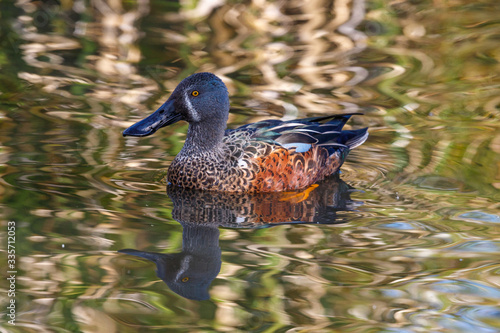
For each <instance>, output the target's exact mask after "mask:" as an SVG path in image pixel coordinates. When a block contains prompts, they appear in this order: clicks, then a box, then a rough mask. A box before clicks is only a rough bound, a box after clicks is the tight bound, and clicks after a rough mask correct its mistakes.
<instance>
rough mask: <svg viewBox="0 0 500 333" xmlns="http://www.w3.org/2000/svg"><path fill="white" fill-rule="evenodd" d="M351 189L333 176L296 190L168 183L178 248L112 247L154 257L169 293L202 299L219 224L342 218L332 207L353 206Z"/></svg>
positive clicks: (214, 265)
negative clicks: (178, 227) (220, 189)
mask: <svg viewBox="0 0 500 333" xmlns="http://www.w3.org/2000/svg"><path fill="white" fill-rule="evenodd" d="M352 191H353V189H352V188H351V187H350V186H349V185H347V184H346V183H345V182H343V181H342V180H341V179H340V178H339V177H338V176H334V177H330V178H328V179H326V180H325V181H323V182H321V183H319V184H316V185H314V186H311V187H309V188H308V189H306V190H305V191H301V192H281V193H255V194H249V193H219V192H204V191H199V190H193V189H187V188H180V187H175V186H168V187H167V193H168V195H169V197H170V199H171V200H172V202H173V211H172V216H173V218H174V219H175V220H176V221H178V222H179V223H180V224H181V225H182V228H183V231H182V251H181V252H180V253H166V254H163V253H155V252H145V251H138V250H133V249H123V250H120V251H118V252H121V253H126V254H130V255H134V256H138V257H142V258H145V259H148V260H150V261H152V262H154V263H155V264H156V267H157V271H156V273H157V275H158V277H159V278H160V279H162V280H163V281H164V282H165V283H166V284H167V285H168V287H169V288H170V289H171V290H172V291H174V292H175V293H177V294H179V295H181V296H183V297H185V298H188V299H191V300H206V299H209V298H210V295H209V292H208V288H209V286H210V284H211V282H212V281H213V280H214V279H215V278H216V277H217V275H218V274H219V271H220V268H221V263H222V261H221V249H220V247H219V229H218V227H219V226H221V227H226V228H264V227H271V226H275V225H282V224H290V223H317V224H337V223H343V222H345V221H344V220H341V219H338V218H337V212H338V211H345V210H352V209H353V207H354V205H355V204H356V203H355V202H354V201H352V200H351V199H350V193H351V192H352Z"/></svg>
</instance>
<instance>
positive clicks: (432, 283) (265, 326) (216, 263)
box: [0, 0, 500, 332]
mask: <svg viewBox="0 0 500 333" xmlns="http://www.w3.org/2000/svg"><path fill="white" fill-rule="evenodd" d="M0 7H1V8H0V28H1V31H0V33H1V36H2V38H1V39H0V67H1V70H0V91H1V94H0V106H1V108H0V127H1V130H0V172H1V179H0V180H1V183H0V195H1V203H0V204H1V212H0V214H1V215H0V216H1V221H2V228H3V230H1V231H0V235H1V239H2V244H3V245H2V248H1V249H0V251H2V253H3V255H1V256H0V258H1V259H0V262H1V263H2V265H1V266H2V267H6V268H5V269H3V271H2V272H1V275H2V281H3V282H2V283H0V286H1V289H2V293H1V296H0V300H1V303H2V308H3V309H6V307H7V305H8V304H9V302H10V301H11V299H15V301H16V303H15V304H16V311H15V314H16V317H15V318H16V325H15V326H13V325H10V324H9V323H7V321H5V322H2V324H0V325H2V326H0V329H2V330H3V331H6V332H32V331H42V332H46V331H60V332H80V331H85V332H136V331H159V332H164V331H168V332H186V331H197V332H199V331H210V332H222V331H231V332H237V331H239V332H249V331H251V332H264V331H265V332H298V331H307V332H471V331H474V332H497V331H498V330H500V307H499V305H498V304H499V303H500V288H499V287H500V264H499V260H498V258H499V252H500V228H499V223H500V209H499V208H500V207H499V201H500V200H499V199H500V190H499V189H500V158H499V156H500V130H499V128H500V125H499V124H500V122H499V118H500V107H499V105H500V98H499V96H500V94H499V92H500V89H499V83H500V79H499V76H498V73H499V72H500V65H499V62H500V53H499V51H498V50H499V48H498V38H499V34H498V32H499V28H500V26H499V23H498V18H497V16H498V12H499V10H500V5H499V4H498V2H497V1H492V0H490V1H478V2H474V3H471V2H468V1H453V2H440V1H418V2H416V1H396V2H387V1H376V0H373V1H369V2H367V3H364V2H362V1H360V0H354V1H352V2H343V1H335V2H330V1H313V2H303V1H286V2H265V1H252V2H227V1H223V0H222V1H213V2H210V1H200V2H195V3H188V2H180V3H172V2H163V1H151V2H148V1H145V0H142V1H136V2H120V1H91V2H89V3H85V2H81V1H66V2H62V3H60V4H59V3H57V2H55V1H52V2H51V1H48V2H45V3H43V4H42V3H40V2H33V3H31V2H23V1H17V2H16V3H15V4H9V3H5V2H1V3H0ZM196 71H212V72H214V73H216V74H217V75H219V76H220V77H222V78H223V79H224V81H225V83H226V84H227V85H228V88H229V90H230V94H231V101H232V109H231V115H230V119H229V123H230V124H229V126H230V127H236V126H238V125H241V124H246V123H249V122H253V121H256V120H259V119H265V118H282V117H283V118H286V119H293V118H296V117H305V116H308V115H318V114H330V113H341V112H354V111H358V112H363V113H364V116H357V117H355V118H353V120H352V121H351V124H352V126H353V127H356V128H360V127H365V126H369V127H370V138H369V140H368V141H367V142H366V143H365V144H364V145H362V146H361V147H358V148H357V149H356V150H354V151H353V152H351V154H350V155H349V158H348V161H347V163H346V164H345V165H344V166H343V168H342V173H341V175H340V179H337V178H335V177H334V178H332V179H329V180H328V181H326V182H324V183H322V184H320V185H319V186H318V187H316V188H314V189H313V190H312V191H311V192H300V193H286V194H276V195H254V196H246V195H227V194H219V195H214V194H207V193H200V192H196V191H188V190H182V189H172V188H167V185H166V183H165V181H164V176H165V174H166V170H167V169H168V166H169V164H170V162H171V161H172V160H173V158H174V157H175V155H176V154H177V153H178V152H179V150H180V148H181V147H182V144H183V140H184V138H185V133H186V129H187V126H186V125H185V124H182V123H180V124H176V125H174V126H170V127H168V128H164V129H162V130H161V131H160V132H158V133H157V134H155V135H154V136H152V137H147V138H130V137H127V138H123V137H122V135H121V132H122V131H123V129H125V128H126V127H127V126H129V125H130V124H132V123H133V122H134V121H137V120H138V119H140V118H142V117H144V116H145V115H147V114H149V113H150V112H151V111H152V110H154V109H155V108H156V107H157V106H158V105H160V104H161V103H162V101H163V100H164V99H165V98H166V97H168V95H169V93H170V92H171V91H172V89H173V88H174V87H175V86H176V84H177V83H178V82H179V81H180V80H181V79H182V78H184V77H186V76H187V75H189V74H191V73H193V72H196ZM8 221H13V222H15V226H16V229H15V243H12V242H10V243H11V245H14V246H15V251H16V261H15V267H14V268H15V271H16V273H15V276H16V284H15V297H11V296H9V293H8V292H9V290H10V289H12V287H11V286H10V284H9V283H7V282H8V281H7V280H6V278H7V277H9V276H10V275H11V273H8V272H9V266H8V264H9V263H10V262H8V261H7V259H8V258H7V251H8V249H9V248H8V244H9V239H8V235H9V234H8V226H9V224H8ZM119 250H120V252H125V254H124V253H119V252H118V251H119ZM134 255H135V256H134ZM141 256H142V257H147V258H146V259H144V258H141ZM148 259H149V260H148ZM151 261H154V262H156V265H155V264H154V263H152V262H151ZM156 269H158V272H155V270H156ZM12 270H13V269H12ZM2 311H4V310H2ZM7 311H8V310H7ZM5 318H6V319H7V320H9V318H8V317H5Z"/></svg>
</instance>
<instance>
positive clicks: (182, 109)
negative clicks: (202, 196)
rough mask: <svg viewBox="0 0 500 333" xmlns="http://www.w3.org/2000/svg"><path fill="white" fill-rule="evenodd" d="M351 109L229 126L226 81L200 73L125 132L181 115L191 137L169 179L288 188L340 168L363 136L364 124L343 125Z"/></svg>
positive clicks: (246, 188) (195, 184)
mask: <svg viewBox="0 0 500 333" xmlns="http://www.w3.org/2000/svg"><path fill="white" fill-rule="evenodd" d="M354 114H356V113H351V114H341V115H330V116H323V117H315V118H305V119H297V120H290V121H281V120H264V121H259V122H256V123H252V124H248V125H244V126H241V127H238V128H235V129H226V123H227V120H228V115H229V93H228V91H227V87H226V85H225V84H224V83H223V82H222V80H221V79H220V78H218V77H217V76H216V75H214V74H212V73H197V74H193V75H191V76H189V77H187V78H185V79H184V80H182V81H181V83H180V84H179V85H178V86H177V87H176V88H175V90H174V92H173V93H172V94H171V95H170V97H169V98H168V99H167V101H166V102H165V103H163V105H162V106H160V107H159V108H158V110H156V111H155V112H154V113H153V114H151V115H150V116H148V117H147V118H145V119H143V120H141V121H139V122H137V123H135V124H134V125H132V126H130V127H129V128H127V129H126V130H125V131H123V136H147V135H151V134H153V133H155V132H156V131H157V130H158V129H160V128H161V127H164V126H167V125H170V124H173V123H175V122H177V121H179V120H184V121H187V122H188V123H189V127H188V131H187V136H186V141H185V143H184V146H183V147H182V149H181V151H180V152H179V154H178V155H177V156H176V157H175V159H174V161H173V162H172V164H171V165H170V168H169V170H168V174H167V181H168V182H169V183H171V184H173V185H176V186H180V187H186V188H195V189H200V190H210V191H228V192H277V191H290V190H300V189H304V188H307V187H308V186H310V185H312V184H314V183H316V182H318V181H320V180H322V179H323V178H325V177H327V176H329V175H331V174H333V173H335V172H337V171H338V170H339V168H340V166H341V165H342V163H343V162H344V160H345V158H346V156H347V154H348V153H349V151H350V150H351V149H353V148H355V147H357V146H359V145H361V144H362V143H363V142H365V141H366V139H367V137H368V132H367V128H363V129H358V130H350V131H342V128H343V126H344V125H345V123H346V122H347V120H348V119H349V118H350V117H351V116H352V115H354Z"/></svg>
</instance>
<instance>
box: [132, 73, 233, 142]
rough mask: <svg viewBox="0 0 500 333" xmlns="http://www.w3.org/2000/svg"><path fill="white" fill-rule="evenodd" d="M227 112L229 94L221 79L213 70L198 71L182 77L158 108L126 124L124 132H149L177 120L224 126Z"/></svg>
mask: <svg viewBox="0 0 500 333" xmlns="http://www.w3.org/2000/svg"><path fill="white" fill-rule="evenodd" d="M228 114H229V95H228V92H227V88H226V85H225V84H224V82H222V80H221V79H219V78H218V77H217V76H215V75H214V74H212V73H197V74H193V75H191V76H189V77H187V78H185V79H184V80H182V81H181V83H179V85H178V86H177V87H176V88H175V90H174V92H173V93H172V95H170V97H169V99H168V100H167V101H166V102H165V103H163V105H162V106H160V107H159V108H158V110H156V111H155V112H154V113H153V114H151V115H150V116H148V117H147V118H145V119H143V120H141V121H139V122H137V123H135V124H134V125H132V126H130V127H129V128H127V129H126V130H125V131H123V136H127V135H129V136H147V135H151V134H153V133H154V132H156V131H157V130H158V129H159V128H162V127H164V126H167V125H170V124H173V123H175V122H177V121H179V120H185V121H187V122H188V123H189V124H201V123H208V124H212V123H213V124H216V123H217V124H220V123H222V124H223V126H224V127H225V125H226V122H227V117H228ZM207 127H208V125H207Z"/></svg>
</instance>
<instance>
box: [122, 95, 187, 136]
mask: <svg viewBox="0 0 500 333" xmlns="http://www.w3.org/2000/svg"><path fill="white" fill-rule="evenodd" d="M181 119H182V116H181V115H180V114H179V113H177V112H176V111H175V107H174V100H173V99H169V100H167V101H166V102H165V103H163V105H162V106H160V107H159V108H158V110H156V111H155V112H154V113H152V114H151V115H149V116H148V117H146V118H144V119H143V120H141V121H139V122H137V123H135V124H133V125H132V126H130V127H129V128H127V129H126V130H125V131H123V136H148V135H151V134H153V133H154V132H156V131H157V130H158V129H160V128H162V127H164V126H167V125H170V124H173V123H176V122H178V121H179V120H181Z"/></svg>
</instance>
